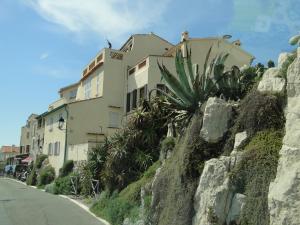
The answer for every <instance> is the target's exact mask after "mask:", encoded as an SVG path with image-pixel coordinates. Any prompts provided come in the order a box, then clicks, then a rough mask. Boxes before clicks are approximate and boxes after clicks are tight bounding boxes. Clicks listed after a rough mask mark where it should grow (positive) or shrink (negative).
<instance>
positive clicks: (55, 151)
mask: <svg viewBox="0 0 300 225" xmlns="http://www.w3.org/2000/svg"><path fill="white" fill-rule="evenodd" d="M59 154H60V142H59V141H57V142H55V144H54V155H59Z"/></svg>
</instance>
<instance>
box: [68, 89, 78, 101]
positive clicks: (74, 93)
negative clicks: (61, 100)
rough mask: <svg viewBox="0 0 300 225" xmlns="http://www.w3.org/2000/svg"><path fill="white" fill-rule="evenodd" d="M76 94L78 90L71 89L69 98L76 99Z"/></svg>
mask: <svg viewBox="0 0 300 225" xmlns="http://www.w3.org/2000/svg"><path fill="white" fill-rule="evenodd" d="M76 94H77V90H76V89H75V90H73V91H70V93H69V99H74V98H76Z"/></svg>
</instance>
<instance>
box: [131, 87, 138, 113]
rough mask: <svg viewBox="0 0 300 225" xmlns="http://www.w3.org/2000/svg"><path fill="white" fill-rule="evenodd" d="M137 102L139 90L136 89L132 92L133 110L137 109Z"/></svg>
mask: <svg viewBox="0 0 300 225" xmlns="http://www.w3.org/2000/svg"><path fill="white" fill-rule="evenodd" d="M136 101H137V90H136V89H135V90H133V92H132V107H131V109H135V108H136Z"/></svg>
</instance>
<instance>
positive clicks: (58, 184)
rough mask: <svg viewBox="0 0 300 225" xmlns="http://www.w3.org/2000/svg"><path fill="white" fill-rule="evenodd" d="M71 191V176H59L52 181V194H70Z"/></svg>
mask: <svg viewBox="0 0 300 225" xmlns="http://www.w3.org/2000/svg"><path fill="white" fill-rule="evenodd" d="M71 192H72V183H71V177H70V176H65V177H59V178H57V179H56V180H55V181H54V194H62V195H70V194H71Z"/></svg>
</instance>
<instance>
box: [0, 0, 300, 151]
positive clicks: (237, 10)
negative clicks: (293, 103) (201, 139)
mask: <svg viewBox="0 0 300 225" xmlns="http://www.w3.org/2000/svg"><path fill="white" fill-rule="evenodd" d="M297 9H300V1H299V0H285V1H282V0H252V1H245V0H191V1H188V0H187V1H179V0H173V1H172V0H160V1H159V3H158V2H157V3H155V1H153V0H63V1H62V0H13V1H12V0H0V28H1V29H0V34H1V37H0V68H1V72H0V76H1V81H2V82H1V84H2V85H1V88H0V96H1V98H0V105H1V117H0V124H1V128H0V146H1V145H8V144H16V145H18V144H19V136H20V127H21V126H22V125H24V124H25V122H26V119H27V117H28V116H29V115H30V114H31V113H32V112H35V113H42V112H44V111H46V110H47V107H48V105H49V103H51V102H53V101H55V100H56V99H57V98H58V94H57V91H58V90H59V88H60V87H63V86H65V85H68V84H70V83H73V82H76V81H78V79H79V78H80V74H81V71H82V69H83V67H84V66H85V65H86V64H87V63H88V62H89V60H90V59H91V58H93V56H94V55H95V54H96V53H97V52H98V51H99V50H100V49H101V48H103V47H105V46H106V39H109V40H110V41H111V42H112V44H113V48H119V47H120V46H121V45H122V42H124V41H126V39H127V38H128V36H130V35H131V34H133V33H149V32H154V33H156V34H158V35H160V36H162V37H163V38H165V39H167V40H169V41H171V42H172V43H177V42H178V41H179V39H180V33H181V32H182V31H184V30H187V31H189V33H190V36H191V37H206V36H216V35H223V34H231V35H232V36H233V38H232V40H235V39H240V40H241V41H242V43H243V48H244V49H246V50H248V51H249V52H250V53H252V54H253V55H254V56H256V58H257V61H260V62H263V63H265V62H266V61H268V60H269V59H273V60H274V61H277V56H278V54H279V53H280V52H282V51H289V50H291V47H290V46H289V45H288V43H287V41H288V39H289V38H290V37H291V36H292V35H294V34H296V33H298V32H299V31H300V15H299V11H297Z"/></svg>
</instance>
